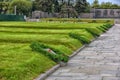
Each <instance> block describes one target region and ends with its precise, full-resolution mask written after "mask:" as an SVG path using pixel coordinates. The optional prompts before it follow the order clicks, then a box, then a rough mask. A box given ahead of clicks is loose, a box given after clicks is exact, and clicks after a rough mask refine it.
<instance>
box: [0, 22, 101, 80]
mask: <svg viewBox="0 0 120 80" xmlns="http://www.w3.org/2000/svg"><path fill="white" fill-rule="evenodd" d="M102 25H103V24H102V23H87V24H85V23H68V22H65V23H60V22H0V80H33V79H35V78H36V77H37V76H38V75H40V74H42V73H44V72H45V71H47V70H48V69H50V68H51V67H52V66H54V65H56V63H55V62H54V61H52V60H50V59H49V58H48V57H46V56H44V55H42V54H40V53H37V52H34V51H32V50H31V48H30V47H29V45H30V44H31V43H32V42H34V41H38V42H40V43H44V44H47V45H49V46H51V47H53V48H56V49H58V50H60V51H61V52H63V53H65V54H66V55H70V54H72V52H74V51H75V50H77V49H78V48H80V47H82V46H83V44H82V43H81V42H80V41H78V40H77V39H74V38H71V37H70V36H69V33H70V32H77V33H79V34H80V35H81V36H85V37H87V38H88V39H90V40H93V39H94V36H93V35H92V34H91V33H89V32H87V31H86V30H85V29H86V28H89V29H90V28H94V30H96V31H97V32H99V33H100V34H101V33H102V32H101V31H99V30H98V29H97V27H99V26H102Z"/></svg>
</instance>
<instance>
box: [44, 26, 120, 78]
mask: <svg viewBox="0 0 120 80" xmlns="http://www.w3.org/2000/svg"><path fill="white" fill-rule="evenodd" d="M46 80H120V25H116V26H114V27H113V28H111V29H110V30H109V31H108V32H107V33H105V34H103V35H101V37H99V38H98V39H97V40H95V41H94V42H92V43H91V44H90V45H89V46H88V47H86V48H85V49H83V50H82V51H81V52H79V53H78V54H77V55H76V56H75V57H73V58H72V59H71V60H70V61H69V62H68V65H67V66H65V67H61V68H59V69H58V70H57V71H56V72H54V73H53V74H51V76H49V77H48V78H47V79H46Z"/></svg>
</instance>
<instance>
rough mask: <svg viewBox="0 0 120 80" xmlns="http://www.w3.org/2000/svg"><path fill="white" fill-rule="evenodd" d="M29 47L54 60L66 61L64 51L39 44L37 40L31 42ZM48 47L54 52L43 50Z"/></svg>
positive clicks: (66, 57)
mask: <svg viewBox="0 0 120 80" xmlns="http://www.w3.org/2000/svg"><path fill="white" fill-rule="evenodd" d="M30 47H31V48H32V50H34V51H37V52H41V53H42V54H43V55H45V56H47V57H49V58H50V59H52V60H53V61H55V62H60V61H63V62H67V61H68V56H67V55H65V54H64V53H62V52H60V51H59V50H57V49H55V48H52V47H50V46H48V45H45V44H41V43H39V42H33V43H32V44H31V45H30ZM46 48H49V49H51V50H52V51H54V52H55V53H56V54H52V53H50V52H48V51H45V50H44V49H46Z"/></svg>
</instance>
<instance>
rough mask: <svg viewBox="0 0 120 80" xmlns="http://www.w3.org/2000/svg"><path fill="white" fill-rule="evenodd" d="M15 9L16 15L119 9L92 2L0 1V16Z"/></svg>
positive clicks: (59, 0)
mask: <svg viewBox="0 0 120 80" xmlns="http://www.w3.org/2000/svg"><path fill="white" fill-rule="evenodd" d="M15 8H16V13H17V14H24V15H30V14H31V12H32V11H35V10H40V11H44V12H48V13H65V12H66V13H68V15H69V13H74V14H76V15H77V14H80V13H81V12H82V13H83V12H89V11H90V9H91V8H120V6H118V5H116V4H112V3H110V2H106V3H105V2H103V3H102V4H99V1H98V0H94V2H93V4H92V5H90V4H89V3H88V2H87V0H0V14H7V13H8V14H11V13H13V12H14V10H15Z"/></svg>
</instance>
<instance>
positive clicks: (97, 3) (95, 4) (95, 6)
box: [92, 0, 100, 8]
mask: <svg viewBox="0 0 120 80" xmlns="http://www.w3.org/2000/svg"><path fill="white" fill-rule="evenodd" d="M99 7H100V5H99V1H98V0H94V2H93V4H92V8H99Z"/></svg>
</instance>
